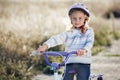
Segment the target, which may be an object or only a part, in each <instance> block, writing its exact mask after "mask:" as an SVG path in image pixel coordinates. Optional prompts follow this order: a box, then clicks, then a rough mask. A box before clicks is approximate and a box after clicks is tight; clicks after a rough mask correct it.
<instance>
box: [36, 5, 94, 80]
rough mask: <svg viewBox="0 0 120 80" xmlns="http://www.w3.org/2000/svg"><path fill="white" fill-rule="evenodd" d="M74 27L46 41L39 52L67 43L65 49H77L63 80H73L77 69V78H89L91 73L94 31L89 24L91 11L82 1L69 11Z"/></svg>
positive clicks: (68, 64)
mask: <svg viewBox="0 0 120 80" xmlns="http://www.w3.org/2000/svg"><path fill="white" fill-rule="evenodd" d="M68 15H69V18H70V20H71V24H72V28H71V30H70V31H65V32H63V33H61V34H58V35H56V36H53V37H51V38H50V39H49V40H47V41H46V42H44V44H43V45H42V47H40V48H38V50H37V51H38V52H44V51H46V50H47V49H48V48H50V47H54V46H56V45H60V44H65V51H77V55H71V56H70V58H69V59H68V61H67V63H66V69H65V73H64V76H63V80H73V78H74V74H71V73H69V72H70V70H73V69H74V70H75V71H76V77H77V80H88V79H89V75H90V64H91V48H92V46H93V43H94V31H93V29H92V28H91V27H89V26H88V25H87V21H88V19H89V16H90V13H89V10H88V8H87V7H86V6H85V5H84V4H81V3H75V4H73V5H72V6H71V8H70V10H69V12H68Z"/></svg>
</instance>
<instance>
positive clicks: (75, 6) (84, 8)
mask: <svg viewBox="0 0 120 80" xmlns="http://www.w3.org/2000/svg"><path fill="white" fill-rule="evenodd" d="M73 9H80V10H82V11H84V13H85V14H86V15H87V16H88V17H89V16H90V12H89V10H88V8H87V6H85V5H84V4H82V3H74V4H73V5H72V6H71V7H70V9H69V13H68V14H69V15H70V12H71V11H72V10H73Z"/></svg>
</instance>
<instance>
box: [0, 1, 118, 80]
mask: <svg viewBox="0 0 120 80" xmlns="http://www.w3.org/2000/svg"><path fill="white" fill-rule="evenodd" d="M75 2H82V3H84V4H86V5H87V6H88V8H89V9H90V12H91V14H90V20H89V25H90V26H91V27H93V28H94V31H95V43H94V47H93V49H92V51H93V55H94V57H95V56H96V57H95V58H94V57H93V58H94V59H95V61H96V60H97V59H98V60H99V58H98V57H99V56H100V55H102V57H103V58H104V57H105V56H107V58H106V59H105V61H106V60H108V59H110V60H111V57H117V58H115V61H116V60H119V56H120V53H119V52H118V51H117V50H119V46H118V44H119V43H120V42H119V38H120V33H119V31H120V24H119V22H120V1H119V0H101V1H98V0H69V1H68V0H50V1H49V0H25V1H24V0H0V64H1V65H0V71H1V72H0V75H1V76H0V80H29V79H30V76H33V75H34V74H37V73H38V70H39V72H40V73H42V72H44V71H43V68H44V67H46V65H45V63H44V60H43V58H42V57H41V56H38V57H34V58H33V57H32V58H31V57H29V56H28V55H29V54H31V52H32V51H33V50H36V49H37V48H38V46H39V45H41V44H42V43H43V42H44V41H45V40H47V39H48V38H50V37H51V36H52V35H56V34H58V33H60V32H63V31H65V30H67V29H69V28H70V26H71V24H70V21H69V17H68V10H69V7H70V6H71V5H72V4H73V3H75ZM114 41H117V43H116V45H114ZM113 45H114V46H113ZM111 47H112V48H111ZM115 47H117V48H118V49H116V48H115ZM109 48H110V49H109ZM51 50H64V47H63V46H58V47H56V48H53V49H51ZM114 50H116V52H115V51H114ZM109 51H110V54H109ZM104 53H106V54H105V55H104ZM111 61H112V60H111ZM98 62H99V61H98ZM107 63H108V61H107V62H106V63H102V62H101V64H102V65H104V64H107ZM113 63H114V60H113ZM118 63H119V61H116V63H114V64H118ZM95 64H96V62H95ZM97 64H98V63H97ZM97 64H96V65H97ZM108 64H109V63H108ZM110 65H111V64H109V66H110ZM38 66H41V67H39V68H38ZM107 66H108V65H107ZM119 66H120V65H117V67H114V70H117V68H118V67H119ZM31 67H33V68H32V69H31V70H30V68H31ZM100 67H102V66H100ZM93 68H94V67H93ZM95 68H96V67H95ZM95 68H94V69H93V70H95ZM97 68H98V67H97ZM103 68H104V67H102V69H103ZM110 69H111V68H110ZM29 70H30V71H29ZM104 71H105V70H103V73H104ZM95 72H96V70H95ZM108 72H109V71H108ZM113 72H114V71H112V73H111V74H110V75H109V76H114V75H117V74H119V72H118V73H116V74H114V73H113ZM96 73H97V72H96ZM101 73H102V72H101ZM117 76H118V75H117ZM113 79H114V80H120V78H119V77H117V78H111V79H108V75H107V78H106V80H113Z"/></svg>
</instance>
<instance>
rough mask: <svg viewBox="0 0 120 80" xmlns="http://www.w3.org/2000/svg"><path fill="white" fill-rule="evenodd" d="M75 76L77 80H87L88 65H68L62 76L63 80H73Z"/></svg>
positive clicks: (88, 74) (88, 73)
mask: <svg viewBox="0 0 120 80" xmlns="http://www.w3.org/2000/svg"><path fill="white" fill-rule="evenodd" d="M74 75H76V79H77V80H89V76H90V64H81V63H69V64H66V69H65V72H64V75H63V80H73V79H74Z"/></svg>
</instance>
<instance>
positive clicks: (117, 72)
mask: <svg viewBox="0 0 120 80" xmlns="http://www.w3.org/2000/svg"><path fill="white" fill-rule="evenodd" d="M119 50H120V40H118V41H115V42H114V43H113V45H112V46H111V47H110V48H108V49H107V51H104V52H101V53H99V54H98V55H96V56H93V57H92V61H93V63H92V65H91V73H92V74H103V76H104V80H120V56H119V57H115V56H105V55H113V54H120V52H119ZM45 79H46V80H53V76H48V75H44V74H41V75H36V76H35V77H34V78H33V79H32V80H45ZM94 80H97V79H94Z"/></svg>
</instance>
